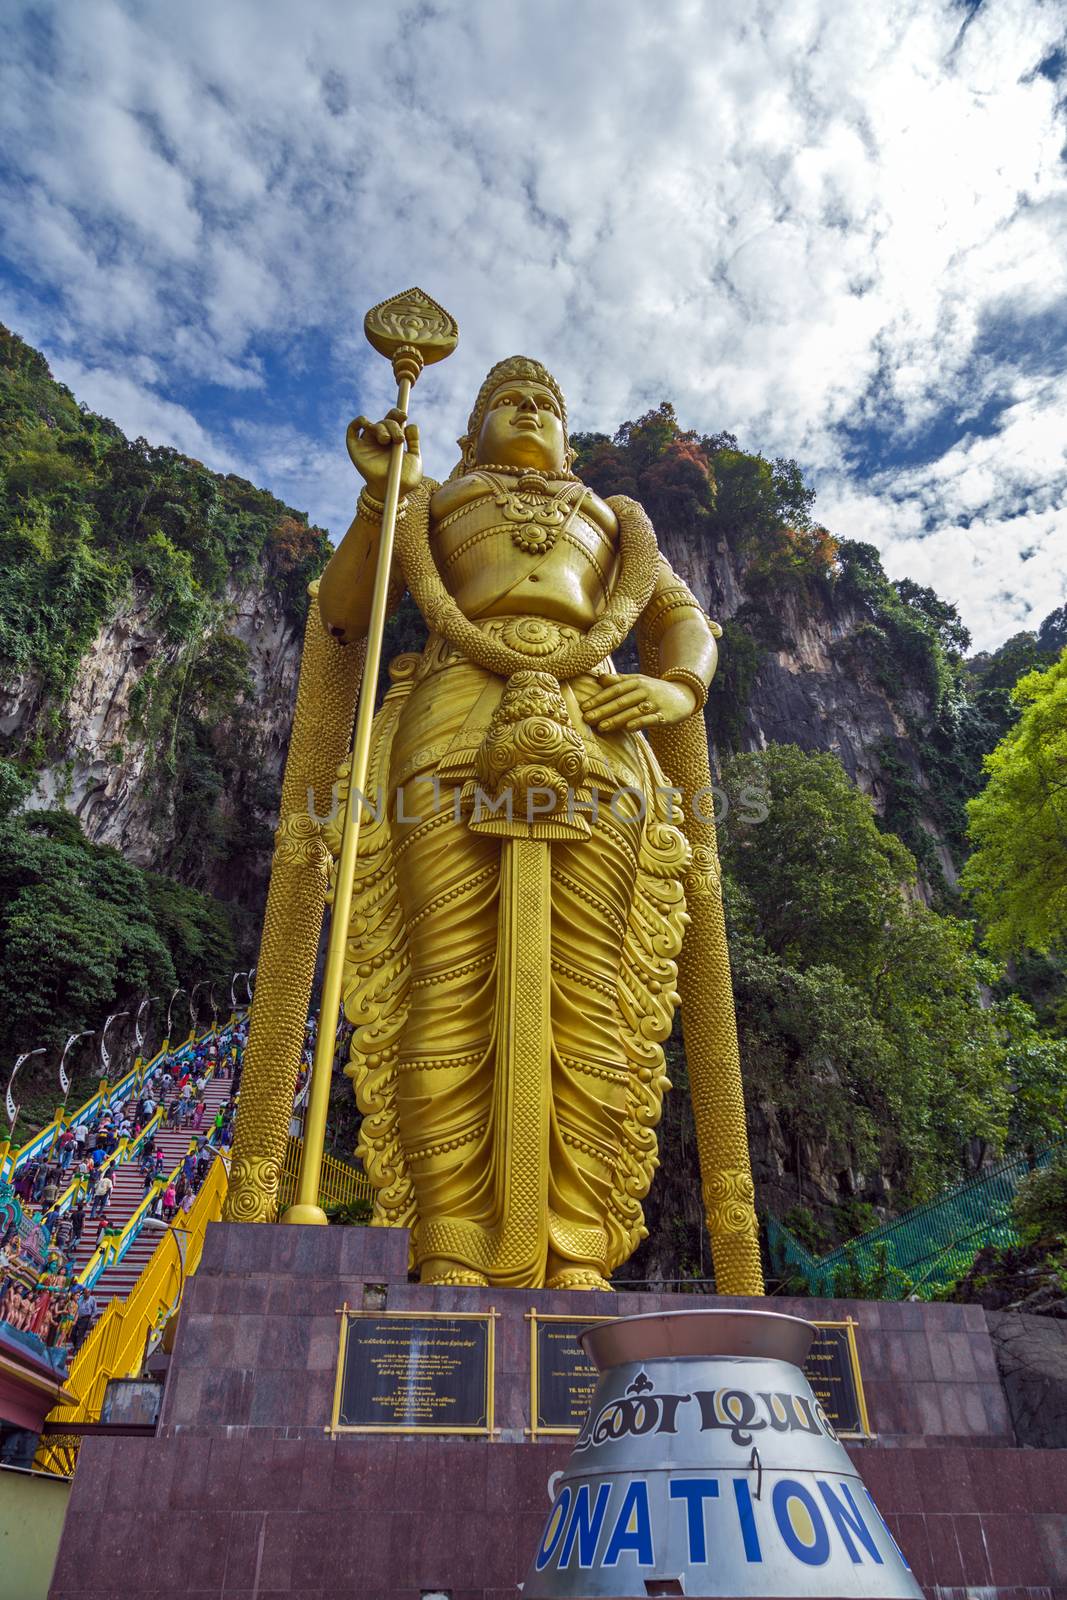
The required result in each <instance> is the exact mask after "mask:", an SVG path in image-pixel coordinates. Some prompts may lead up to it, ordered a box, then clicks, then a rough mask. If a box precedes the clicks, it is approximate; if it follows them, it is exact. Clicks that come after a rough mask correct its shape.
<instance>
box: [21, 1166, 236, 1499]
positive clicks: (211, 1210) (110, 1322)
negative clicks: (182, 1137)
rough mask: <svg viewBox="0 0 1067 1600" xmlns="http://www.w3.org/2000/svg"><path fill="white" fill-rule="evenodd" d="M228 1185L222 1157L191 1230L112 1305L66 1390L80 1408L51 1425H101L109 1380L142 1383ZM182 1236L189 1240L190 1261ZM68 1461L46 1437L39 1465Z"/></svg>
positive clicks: (182, 1231) (183, 1230)
mask: <svg viewBox="0 0 1067 1600" xmlns="http://www.w3.org/2000/svg"><path fill="white" fill-rule="evenodd" d="M227 1182H228V1174H227V1169H226V1161H225V1159H224V1158H223V1157H221V1156H220V1157H219V1158H217V1159H216V1160H215V1161H213V1162H212V1163H211V1167H210V1170H209V1171H208V1174H207V1176H206V1177H205V1179H204V1182H203V1184H202V1186H201V1189H200V1192H199V1194H198V1195H197V1197H196V1202H195V1204H194V1205H193V1209H192V1210H191V1211H190V1213H189V1216H188V1219H187V1221H186V1224H185V1226H184V1227H180V1228H179V1227H177V1226H175V1227H174V1228H169V1229H168V1233H169V1235H170V1237H169V1238H168V1237H166V1236H163V1235H161V1236H160V1241H159V1244H158V1245H157V1246H156V1248H155V1250H154V1251H153V1253H152V1255H151V1257H150V1259H149V1261H148V1263H147V1265H146V1266H145V1269H144V1271H143V1272H142V1273H141V1276H140V1277H139V1278H138V1280H137V1282H136V1283H135V1285H134V1286H133V1288H132V1289H131V1290H130V1292H129V1294H128V1295H127V1296H126V1298H125V1299H124V1300H112V1301H110V1302H109V1303H108V1305H107V1308H106V1309H105V1311H104V1314H103V1316H102V1317H101V1318H100V1320H99V1322H98V1323H97V1324H96V1326H95V1327H94V1328H93V1329H92V1330H91V1332H90V1333H89V1336H88V1337H87V1339H86V1341H85V1343H84V1344H83V1345H82V1347H81V1349H80V1350H79V1351H78V1354H77V1355H76V1356H75V1357H74V1360H73V1362H72V1364H71V1368H70V1372H69V1374H68V1376H67V1377H66V1379H65V1380H64V1388H66V1389H67V1390H69V1392H70V1393H71V1394H73V1395H74V1396H75V1401H74V1404H73V1405H63V1406H57V1407H56V1408H55V1410H54V1411H51V1412H49V1415H48V1421H49V1422H50V1423H56V1424H60V1425H62V1424H63V1423H64V1422H71V1423H82V1422H95V1421H97V1419H98V1418H99V1416H100V1408H101V1406H102V1405H103V1402H104V1391H105V1389H106V1388H107V1385H108V1380H109V1379H111V1378H132V1377H136V1376H137V1374H138V1373H139V1372H140V1371H141V1368H142V1365H143V1363H144V1359H145V1351H146V1349H147V1347H148V1340H149V1337H150V1336H151V1335H152V1334H153V1333H155V1332H158V1331H159V1330H160V1329H161V1328H162V1327H163V1326H164V1325H165V1324H166V1323H167V1322H168V1321H169V1320H170V1318H171V1317H172V1316H173V1315H174V1313H175V1311H176V1310H177V1309H178V1306H179V1305H180V1304H181V1298H182V1290H183V1289H184V1287H185V1282H186V1280H187V1279H188V1278H191V1277H192V1275H193V1273H194V1272H195V1271H196V1269H197V1267H198V1266H199V1265H200V1256H201V1252H202V1251H203V1248H204V1235H205V1233H206V1232H207V1225H208V1223H209V1222H217V1221H218V1219H219V1218H220V1217H221V1215H222V1202H223V1200H224V1199H225V1197H226V1185H227ZM179 1235H180V1236H183V1237H184V1240H185V1249H184V1260H183V1259H182V1247H181V1244H180V1242H179ZM65 1455H66V1452H65V1450H64V1449H61V1448H58V1447H55V1446H52V1445H50V1443H49V1438H48V1436H47V1435H45V1437H44V1438H42V1440H41V1447H40V1449H39V1451H38V1453H37V1463H36V1464H37V1465H38V1466H41V1467H43V1469H44V1470H46V1471H59V1472H64V1471H66V1470H67V1467H66V1465H65Z"/></svg>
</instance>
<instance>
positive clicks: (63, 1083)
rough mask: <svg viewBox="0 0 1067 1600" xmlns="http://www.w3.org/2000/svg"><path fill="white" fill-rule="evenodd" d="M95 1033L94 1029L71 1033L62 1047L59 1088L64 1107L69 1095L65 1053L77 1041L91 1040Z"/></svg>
mask: <svg viewBox="0 0 1067 1600" xmlns="http://www.w3.org/2000/svg"><path fill="white" fill-rule="evenodd" d="M95 1032H96V1029H95V1028H89V1029H87V1030H86V1032H85V1033H72V1034H71V1036H70V1038H69V1039H68V1040H67V1042H66V1044H65V1045H64V1046H63V1054H62V1055H61V1056H60V1058H59V1087H60V1089H62V1091H63V1104H64V1105H66V1103H67V1096H68V1095H69V1093H70V1074H69V1073H68V1072H67V1052H68V1050H69V1049H70V1047H71V1045H72V1044H77V1042H78V1040H79V1039H91V1038H92V1036H93V1034H94V1033H95Z"/></svg>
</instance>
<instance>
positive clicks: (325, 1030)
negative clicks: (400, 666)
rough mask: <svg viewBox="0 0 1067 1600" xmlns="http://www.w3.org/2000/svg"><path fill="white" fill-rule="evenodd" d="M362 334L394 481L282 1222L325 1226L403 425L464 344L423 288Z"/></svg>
mask: <svg viewBox="0 0 1067 1600" xmlns="http://www.w3.org/2000/svg"><path fill="white" fill-rule="evenodd" d="M363 332H364V333H365V334H366V336H367V339H368V340H369V341H370V343H371V344H372V345H373V346H374V348H375V350H377V351H378V353H379V354H380V355H383V356H386V357H387V358H388V359H389V360H390V361H391V362H392V367H393V377H394V378H395V379H396V383H397V393H396V409H395V410H394V411H393V412H392V413H391V415H392V417H393V418H394V419H395V420H396V421H397V422H399V424H400V426H399V428H398V430H397V435H396V437H395V439H394V440H393V445H392V450H391V454H390V457H389V476H388V478H387V479H386V487H385V508H384V510H383V512H382V530H381V536H380V541H379V545H378V566H377V570H376V571H375V574H374V590H373V596H372V599H371V613H370V623H369V625H368V628H367V653H366V659H365V661H364V664H363V680H362V682H361V684H360V690H359V703H358V708H357V711H356V728H355V734H354V736H353V739H352V754H351V770H350V776H349V783H348V799H347V802H346V806H345V815H344V822H343V825H342V830H341V852H340V857H339V859H338V863H337V875H336V878H335V879H334V896H333V910H332V913H331V916H330V936H329V943H328V945H327V949H326V969H325V972H324V975H323V982H322V1000H321V1002H320V1005H319V1027H318V1033H317V1035H316V1039H315V1059H314V1062H313V1065H312V1068H311V1086H310V1090H309V1093H308V1105H307V1114H306V1117H305V1119H304V1148H303V1152H302V1155H301V1159H300V1177H299V1180H298V1183H297V1190H296V1199H295V1201H294V1202H293V1204H292V1205H291V1206H290V1207H289V1208H288V1210H287V1211H286V1212H285V1214H284V1216H283V1217H282V1219H281V1220H282V1221H283V1222H325V1221H326V1213H325V1212H324V1211H323V1209H322V1207H321V1206H320V1205H319V1178H320V1174H321V1171H322V1149H323V1141H324V1138H325V1134H326V1113H327V1110H328V1107H329V1100H330V1080H331V1077H332V1073H333V1058H334V1051H335V1049H336V1038H335V1031H336V1024H337V1014H338V1011H339V1009H340V1005H341V986H342V982H343V979H344V964H345V944H346V941H347V938H348V922H349V917H350V914H351V910H352V880H353V877H354V874H355V866H356V852H357V850H358V847H359V825H360V818H361V812H362V807H361V804H360V801H361V798H362V794H363V789H364V785H365V784H366V782H367V767H368V764H369V760H370V741H371V725H372V723H373V721H374V698H375V691H376V689H377V684H378V669H379V666H380V664H381V655H382V640H383V636H384V633H385V622H386V615H387V610H388V603H387V596H388V592H389V575H390V571H391V568H392V564H393V543H394V539H395V535H396V519H397V511H398V509H399V505H400V470H401V466H402V463H403V458H404V450H405V442H404V423H405V422H406V421H407V414H408V404H409V401H410V399H411V390H412V386H413V384H414V383H415V382H416V381H417V380H418V377H419V374H420V373H421V371H422V369H423V367H424V366H427V365H429V363H430V362H433V361H442V360H443V359H444V358H445V357H446V356H450V355H451V354H452V351H453V350H454V349H455V348H456V343H457V341H458V339H459V329H458V328H457V326H456V322H455V319H454V318H453V317H452V316H450V315H449V313H448V312H447V311H445V310H444V309H443V308H442V307H441V306H439V305H438V304H437V302H436V301H435V300H431V299H430V297H429V295H427V294H424V293H423V292H422V290H421V289H408V290H407V291H406V292H405V293H404V294H398V295H394V296H393V298H392V299H391V300H383V301H382V303H381V304H380V305H377V306H374V307H373V308H372V309H371V310H370V311H368V312H367V315H366V317H365V318H364V320H363Z"/></svg>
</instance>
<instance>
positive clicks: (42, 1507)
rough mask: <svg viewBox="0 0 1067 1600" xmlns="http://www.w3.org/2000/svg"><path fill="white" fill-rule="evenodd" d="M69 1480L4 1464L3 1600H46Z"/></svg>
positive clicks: (0, 1496)
mask: <svg viewBox="0 0 1067 1600" xmlns="http://www.w3.org/2000/svg"><path fill="white" fill-rule="evenodd" d="M69 1499H70V1483H69V1481H68V1480H67V1479H66V1478H51V1477H47V1476H46V1475H44V1474H43V1473H40V1472H25V1471H23V1470H22V1469H21V1468H19V1467H2V1466H0V1600H46V1596H47V1594H48V1585H49V1583H50V1582H51V1579H52V1568H53V1567H54V1566H55V1564H56V1551H57V1550H58V1549H59V1535H60V1534H61V1533H62V1531H63V1518H64V1517H65V1516H66V1514H67V1501H68V1500H69Z"/></svg>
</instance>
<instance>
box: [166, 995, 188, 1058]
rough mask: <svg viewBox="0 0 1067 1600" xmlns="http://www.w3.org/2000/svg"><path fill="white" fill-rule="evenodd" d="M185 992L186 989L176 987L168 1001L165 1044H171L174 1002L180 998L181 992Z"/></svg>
mask: <svg viewBox="0 0 1067 1600" xmlns="http://www.w3.org/2000/svg"><path fill="white" fill-rule="evenodd" d="M184 993H185V990H184V989H175V990H174V993H173V994H172V995H171V997H170V999H169V1000H168V1001H167V1037H166V1039H165V1040H164V1043H165V1044H168V1045H169V1044H170V1020H171V1013H172V1011H173V1010H174V1002H175V1000H177V998H178V996H179V995H180V994H184Z"/></svg>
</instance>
